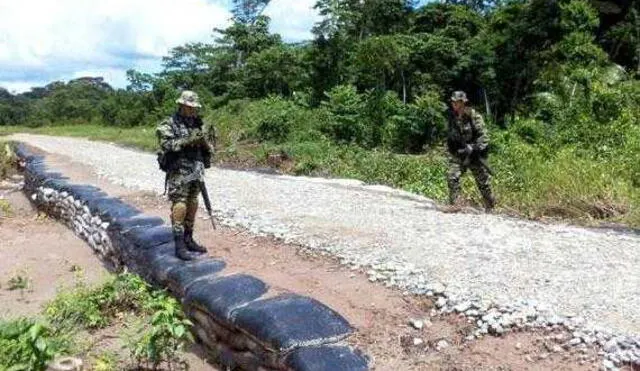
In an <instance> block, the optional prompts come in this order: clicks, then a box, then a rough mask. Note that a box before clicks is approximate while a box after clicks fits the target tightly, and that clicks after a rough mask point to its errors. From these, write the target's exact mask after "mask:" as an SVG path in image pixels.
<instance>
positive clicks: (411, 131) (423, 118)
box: [385, 92, 447, 153]
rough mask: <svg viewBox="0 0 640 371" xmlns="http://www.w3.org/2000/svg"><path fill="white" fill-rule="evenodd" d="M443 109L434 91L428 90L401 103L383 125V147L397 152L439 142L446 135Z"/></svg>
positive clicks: (416, 150) (421, 147)
mask: <svg viewBox="0 0 640 371" xmlns="http://www.w3.org/2000/svg"><path fill="white" fill-rule="evenodd" d="M398 103H400V102H399V101H398ZM446 109H447V106H446V105H445V104H444V103H443V102H442V101H440V97H439V94H438V93H436V92H427V93H425V94H423V95H421V96H419V97H418V98H417V99H416V101H415V102H414V103H412V104H409V105H400V106H399V107H398V109H397V111H396V112H395V114H393V115H392V116H391V117H390V119H389V121H388V125H387V127H386V128H385V137H386V139H385V143H386V147H387V148H389V149H392V150H394V151H396V152H404V153H417V152H420V151H422V150H423V149H424V147H425V145H434V144H436V143H438V142H439V141H441V140H442V139H443V138H444V137H445V134H446V125H447V118H446V116H445V112H446Z"/></svg>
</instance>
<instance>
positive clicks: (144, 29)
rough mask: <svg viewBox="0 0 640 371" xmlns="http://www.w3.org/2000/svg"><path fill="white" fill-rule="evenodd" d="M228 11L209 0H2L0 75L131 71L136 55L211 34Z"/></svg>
mask: <svg viewBox="0 0 640 371" xmlns="http://www.w3.org/2000/svg"><path fill="white" fill-rule="evenodd" d="M229 17H230V13H229V12H228V10H227V9H226V8H225V7H224V6H222V5H220V4H219V3H213V2H208V1H207V0H109V1H100V2H93V1H86V0H56V1H49V0H20V1H8V0H1V1H0V80H5V81H12V80H21V79H23V80H24V79H29V77H33V76H38V77H44V76H46V78H50V77H52V76H55V75H56V74H64V75H71V74H73V73H74V72H75V71H79V70H92V69H106V68H112V69H113V68H120V69H122V70H126V69H127V68H129V67H133V64H135V63H136V60H137V59H144V58H155V59H158V60H159V59H160V57H162V56H163V55H166V53H167V52H168V51H169V49H171V48H172V47H174V46H178V45H180V44H183V43H185V42H191V41H207V40H210V37H211V33H212V29H213V28H214V27H224V26H225V25H226V24H227V22H228V20H229ZM128 64H131V65H130V66H129V65H128ZM16 84H17V83H16Z"/></svg>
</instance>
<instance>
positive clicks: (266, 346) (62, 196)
mask: <svg viewBox="0 0 640 371" xmlns="http://www.w3.org/2000/svg"><path fill="white" fill-rule="evenodd" d="M16 154H17V155H18V157H19V158H20V159H21V160H22V163H23V164H24V166H23V172H24V178H25V186H24V191H25V192H26V193H27V194H28V195H29V197H30V198H31V200H32V201H33V202H34V203H35V204H36V205H37V206H38V208H39V209H40V210H41V211H42V212H45V213H47V214H48V215H49V216H51V217H55V218H57V219H59V220H60V221H61V222H63V223H64V224H66V225H67V226H68V227H69V228H70V229H71V230H73V231H74V232H75V233H76V234H77V235H78V236H80V237H81V238H82V239H84V240H85V241H86V242H87V243H88V244H89V246H91V248H92V249H93V251H95V252H96V254H97V255H98V256H100V257H101V258H102V259H103V260H104V261H106V262H108V263H109V264H110V265H111V266H112V267H113V268H115V269H118V270H119V269H124V268H126V269H127V270H129V271H132V272H135V273H137V274H138V275H140V276H141V277H143V278H144V279H145V280H146V281H147V282H149V283H150V284H152V285H154V286H157V287H160V288H166V289H168V291H169V292H170V293H171V294H173V295H174V296H175V297H176V298H178V299H180V300H181V301H182V303H183V306H184V311H185V313H186V315H187V316H188V317H189V318H190V319H191V321H192V322H193V324H194V326H193V332H194V334H195V335H196V338H197V339H198V340H199V341H200V343H201V344H202V345H203V346H204V347H205V348H206V349H207V351H208V352H210V353H211V354H212V355H213V356H214V357H215V358H216V359H219V360H220V362H221V363H222V364H223V365H224V366H226V367H231V368H239V369H244V370H262V371H268V370H304V371H306V370H314V371H342V370H344V371H347V370H357V371H360V370H367V369H368V362H369V360H368V358H367V357H366V356H365V355H363V354H362V353H361V352H359V351H357V350H355V349H353V348H351V347H349V346H347V345H346V344H343V343H341V342H343V341H344V340H345V339H346V338H347V337H348V336H349V335H351V334H352V332H353V328H352V327H351V326H350V325H349V323H348V322H347V320H346V319H344V318H343V317H342V316H341V315H340V314H338V313H336V312H335V311H333V310H332V309H330V308H328V307H327V306H325V305H324V304H322V303H320V302H318V301H316V300H314V299H312V298H308V297H304V296H299V295H294V294H284V295H277V296H273V295H270V292H269V287H268V286H267V285H266V284H265V283H264V282H263V281H261V280H260V279H258V278H256V277H253V276H249V275H245V274H232V275H228V274H227V275H225V274H224V270H225V268H226V264H225V262H224V261H222V260H219V259H214V258H211V257H203V258H201V259H198V260H195V261H183V260H180V259H178V258H176V256H175V245H174V243H173V234H172V231H171V228H170V227H168V226H166V225H165V224H164V221H163V220H162V219H161V218H158V217H153V216H148V215H144V214H142V213H141V212H140V210H137V209H136V208H134V207H132V206H130V205H128V204H126V203H125V202H123V201H122V200H120V199H117V198H112V197H109V196H108V195H107V194H105V193H104V192H102V191H101V190H100V189H98V188H96V187H93V186H86V185H77V184H70V183H69V182H68V179H67V178H65V177H64V176H63V175H62V174H60V173H56V172H51V171H48V169H47V167H46V165H45V162H44V158H43V157H41V156H34V155H32V154H30V153H29V152H28V151H27V150H26V149H25V148H24V147H23V146H22V145H18V146H17V148H16Z"/></svg>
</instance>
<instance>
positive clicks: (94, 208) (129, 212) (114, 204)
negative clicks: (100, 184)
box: [87, 197, 140, 221]
mask: <svg viewBox="0 0 640 371" xmlns="http://www.w3.org/2000/svg"><path fill="white" fill-rule="evenodd" d="M87 206H88V207H89V210H90V211H91V214H93V215H99V216H100V218H101V219H103V220H106V221H111V220H115V219H118V218H131V217H133V216H135V215H138V214H140V210H138V209H136V208H135V207H133V206H131V205H129V204H127V203H125V202H123V201H122V200H120V199H118V198H112V197H100V198H92V199H89V200H87Z"/></svg>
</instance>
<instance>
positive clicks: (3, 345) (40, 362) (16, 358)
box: [0, 318, 69, 371]
mask: <svg viewBox="0 0 640 371" xmlns="http://www.w3.org/2000/svg"><path fill="white" fill-rule="evenodd" d="M68 345H69V343H68V341H67V340H66V339H65V338H64V337H62V336H60V335H59V334H57V333H56V332H55V331H54V330H52V328H51V327H49V326H48V325H46V324H44V323H42V322H39V321H35V320H31V319H24V318H23V319H18V320H14V321H10V322H2V321H0V365H2V366H7V367H10V368H9V369H10V370H14V371H20V370H23V371H32V370H33V371H39V370H45V369H46V367H47V363H48V362H49V361H51V360H52V359H53V358H54V357H55V356H56V355H58V354H62V353H64V352H65V351H66V350H67V349H68Z"/></svg>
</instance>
